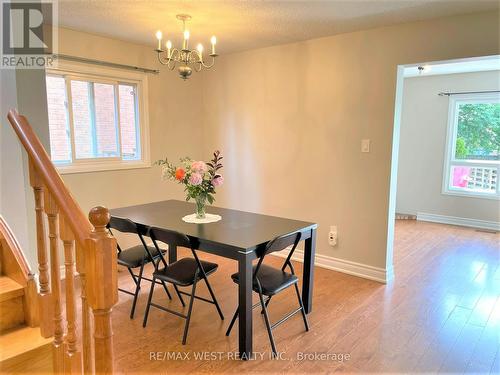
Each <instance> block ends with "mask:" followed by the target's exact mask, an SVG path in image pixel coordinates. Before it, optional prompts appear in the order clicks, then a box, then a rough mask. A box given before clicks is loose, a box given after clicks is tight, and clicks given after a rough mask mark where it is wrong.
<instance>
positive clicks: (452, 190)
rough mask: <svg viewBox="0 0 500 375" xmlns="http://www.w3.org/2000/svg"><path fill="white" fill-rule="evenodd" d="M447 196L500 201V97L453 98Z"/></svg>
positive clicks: (475, 95) (479, 95)
mask: <svg viewBox="0 0 500 375" xmlns="http://www.w3.org/2000/svg"><path fill="white" fill-rule="evenodd" d="M448 123H449V124H448V144H447V151H446V156H445V174H444V180H443V193H445V194H454V195H465V196H476V197H484V198H494V199H498V198H499V197H500V194H499V183H498V174H499V167H500V95H499V94H486V93H485V94H473V95H472V94H471V95H458V96H456V97H450V109H449V119H448Z"/></svg>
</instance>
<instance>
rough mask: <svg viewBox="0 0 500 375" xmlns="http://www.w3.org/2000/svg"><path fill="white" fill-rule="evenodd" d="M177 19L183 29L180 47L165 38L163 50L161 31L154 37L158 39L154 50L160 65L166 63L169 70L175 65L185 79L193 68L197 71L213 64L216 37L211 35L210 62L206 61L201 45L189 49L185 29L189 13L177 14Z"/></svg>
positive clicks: (208, 67)
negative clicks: (164, 48)
mask: <svg viewBox="0 0 500 375" xmlns="http://www.w3.org/2000/svg"><path fill="white" fill-rule="evenodd" d="M176 17H177V19H178V20H180V21H182V29H183V30H182V31H183V41H182V48H181V49H179V48H175V47H172V42H171V41H170V40H167V42H166V43H165V46H166V48H167V50H166V51H165V50H163V49H162V48H161V47H162V46H161V44H162V38H163V34H162V32H161V31H157V32H156V39H158V48H157V49H156V50H155V51H156V52H157V53H158V61H160V63H161V64H162V65H166V66H167V67H168V68H169V69H170V70H174V69H175V67H176V66H178V67H177V71H178V72H179V76H180V77H181V78H182V79H184V80H186V79H188V78H189V77H190V76H191V73H193V69H194V70H195V71H197V72H199V71H200V70H202V69H203V68H205V69H210V68H211V67H212V66H214V64H215V58H216V57H217V54H216V53H215V44H216V43H217V39H216V38H215V36H212V38H211V39H210V43H211V45H212V50H211V53H210V54H209V55H208V56H210V57H211V58H212V59H211V61H210V62H208V63H207V62H206V61H205V59H204V57H203V45H202V44H201V43H199V44H198V46H197V47H196V49H195V50H194V49H193V50H192V49H189V30H188V29H186V22H187V21H189V20H190V19H191V16H190V15H189V14H178V15H177V16H176Z"/></svg>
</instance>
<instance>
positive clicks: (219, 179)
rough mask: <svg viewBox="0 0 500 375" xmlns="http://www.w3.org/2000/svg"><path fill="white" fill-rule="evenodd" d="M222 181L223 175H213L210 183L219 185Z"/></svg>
mask: <svg viewBox="0 0 500 375" xmlns="http://www.w3.org/2000/svg"><path fill="white" fill-rule="evenodd" d="M223 183H224V177H222V176H219V175H218V176H215V178H214V179H213V180H212V185H213V186H221V185H222V184H223Z"/></svg>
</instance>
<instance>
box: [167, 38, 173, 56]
mask: <svg viewBox="0 0 500 375" xmlns="http://www.w3.org/2000/svg"><path fill="white" fill-rule="evenodd" d="M166 46H167V57H168V58H170V53H171V51H170V50H171V49H172V42H171V41H170V40H167V43H166Z"/></svg>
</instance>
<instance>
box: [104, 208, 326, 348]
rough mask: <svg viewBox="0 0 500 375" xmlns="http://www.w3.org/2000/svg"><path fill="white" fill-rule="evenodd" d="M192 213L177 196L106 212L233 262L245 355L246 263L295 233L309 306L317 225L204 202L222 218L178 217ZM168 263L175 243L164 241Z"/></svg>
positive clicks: (248, 328)
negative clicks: (300, 243) (301, 249)
mask: <svg viewBox="0 0 500 375" xmlns="http://www.w3.org/2000/svg"><path fill="white" fill-rule="evenodd" d="M194 212H195V205H194V204H193V203H188V202H184V201H178V200H167V201H161V202H153V203H147V204H141V205H136V206H129V207H123V208H115V209H112V210H110V213H111V215H112V216H114V217H122V218H128V219H130V220H132V221H133V222H135V223H136V224H140V225H143V226H145V227H146V228H151V227H158V228H163V229H168V230H175V231H177V232H181V233H184V234H186V235H187V236H188V237H190V240H191V241H190V242H191V246H193V248H195V249H199V250H201V251H204V252H208V253H212V254H216V255H219V256H222V257H225V258H229V259H234V260H236V261H238V273H239V283H238V306H239V307H238V314H239V315H238V316H239V318H238V319H239V322H240V323H239V325H238V331H239V352H240V355H244V357H246V358H250V357H251V355H252V353H253V349H252V345H253V344H252V326H253V323H252V275H253V273H252V264H253V261H254V260H255V259H256V258H257V257H259V256H260V250H264V249H265V247H266V244H267V243H268V242H269V241H271V240H272V239H274V238H276V237H279V236H282V235H286V234H290V233H298V232H300V233H301V237H300V239H301V240H302V241H304V262H303V267H302V269H303V272H302V300H303V304H304V309H305V311H306V313H309V312H310V311H311V308H312V295H313V275H314V256H315V255H314V254H315V248H316V228H317V224H315V223H309V222H306V221H299V220H293V219H285V218H281V217H275V216H269V215H261V214H256V213H252V212H244V211H238V210H231V209H226V208H219V207H213V206H209V207H208V208H207V213H211V214H217V215H220V216H222V220H220V221H218V222H214V223H207V224H192V223H186V222H184V221H183V220H182V218H183V217H184V216H186V215H190V214H193V213H194ZM168 259H169V263H170V264H171V263H173V262H175V261H176V260H177V248H176V246H174V245H172V244H169V248H168Z"/></svg>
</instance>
